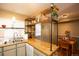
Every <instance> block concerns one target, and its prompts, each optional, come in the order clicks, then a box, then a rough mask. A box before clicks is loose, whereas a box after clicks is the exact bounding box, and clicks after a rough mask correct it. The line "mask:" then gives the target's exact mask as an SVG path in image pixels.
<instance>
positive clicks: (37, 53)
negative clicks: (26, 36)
mask: <svg viewBox="0 0 79 59" xmlns="http://www.w3.org/2000/svg"><path fill="white" fill-rule="evenodd" d="M33 55H34V56H45V55H44V54H43V53H42V52H40V51H38V50H37V49H34V51H33Z"/></svg>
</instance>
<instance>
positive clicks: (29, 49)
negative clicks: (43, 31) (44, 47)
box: [26, 44, 33, 56]
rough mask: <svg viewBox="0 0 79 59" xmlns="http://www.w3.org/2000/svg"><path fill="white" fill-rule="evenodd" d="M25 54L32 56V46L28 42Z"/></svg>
mask: <svg viewBox="0 0 79 59" xmlns="http://www.w3.org/2000/svg"><path fill="white" fill-rule="evenodd" d="M26 48H27V49H26V50H27V56H33V47H32V46H31V45H29V44H26Z"/></svg>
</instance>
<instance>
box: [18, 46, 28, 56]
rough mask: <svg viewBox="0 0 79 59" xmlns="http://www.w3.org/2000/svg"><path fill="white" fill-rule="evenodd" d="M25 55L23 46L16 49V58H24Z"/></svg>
mask: <svg viewBox="0 0 79 59" xmlns="http://www.w3.org/2000/svg"><path fill="white" fill-rule="evenodd" d="M25 55H26V50H25V46H23V47H18V48H17V56H25Z"/></svg>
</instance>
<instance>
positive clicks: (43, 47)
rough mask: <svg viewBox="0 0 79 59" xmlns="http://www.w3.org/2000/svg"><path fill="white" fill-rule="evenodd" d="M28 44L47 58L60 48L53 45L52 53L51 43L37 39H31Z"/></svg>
mask: <svg viewBox="0 0 79 59" xmlns="http://www.w3.org/2000/svg"><path fill="white" fill-rule="evenodd" d="M27 43H28V44H29V45H31V46H32V47H34V48H35V49H37V50H38V51H40V52H42V53H43V54H45V55H47V56H51V55H53V54H54V53H55V52H56V51H57V49H58V48H59V47H58V46H56V45H54V44H52V51H50V44H49V43H47V42H44V41H41V40H37V39H29V40H28V41H27Z"/></svg>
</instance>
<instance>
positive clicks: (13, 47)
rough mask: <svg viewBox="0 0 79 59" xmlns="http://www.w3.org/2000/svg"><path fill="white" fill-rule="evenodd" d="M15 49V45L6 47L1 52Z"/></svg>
mask: <svg viewBox="0 0 79 59" xmlns="http://www.w3.org/2000/svg"><path fill="white" fill-rule="evenodd" d="M15 48H16V45H11V46H6V47H4V48H3V51H6V50H10V49H15Z"/></svg>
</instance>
